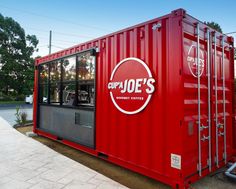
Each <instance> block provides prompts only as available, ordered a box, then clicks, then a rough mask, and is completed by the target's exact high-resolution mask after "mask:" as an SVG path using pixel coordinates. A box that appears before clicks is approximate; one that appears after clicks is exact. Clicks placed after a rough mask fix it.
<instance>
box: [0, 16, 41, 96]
mask: <svg viewBox="0 0 236 189" xmlns="http://www.w3.org/2000/svg"><path fill="white" fill-rule="evenodd" d="M37 45H38V39H37V38H36V36H35V35H26V34H25V31H24V29H23V28H22V27H21V26H20V24H19V23H17V22H16V21H14V20H13V19H12V18H10V17H4V16H3V15H1V14H0V90H2V91H3V92H4V93H5V94H6V95H8V94H9V90H10V89H11V91H13V93H15V94H17V95H21V94H28V93H32V89H33V79H34V59H33V58H32V55H33V53H34V51H35V50H37Z"/></svg>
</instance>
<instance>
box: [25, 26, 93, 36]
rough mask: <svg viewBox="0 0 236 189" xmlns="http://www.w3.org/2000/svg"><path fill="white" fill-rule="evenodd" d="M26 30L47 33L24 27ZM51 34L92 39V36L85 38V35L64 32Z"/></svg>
mask: <svg viewBox="0 0 236 189" xmlns="http://www.w3.org/2000/svg"><path fill="white" fill-rule="evenodd" d="M24 28H26V29H29V30H33V31H38V32H44V33H48V31H47V30H42V29H37V28H31V27H24ZM53 34H54V35H55V34H57V35H63V36H74V37H80V38H94V37H92V36H87V35H78V34H73V33H64V32H55V31H53Z"/></svg>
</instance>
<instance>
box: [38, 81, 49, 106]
mask: <svg viewBox="0 0 236 189" xmlns="http://www.w3.org/2000/svg"><path fill="white" fill-rule="evenodd" d="M47 102H48V85H44V84H41V85H39V103H47Z"/></svg>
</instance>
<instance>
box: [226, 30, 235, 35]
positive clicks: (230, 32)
mask: <svg viewBox="0 0 236 189" xmlns="http://www.w3.org/2000/svg"><path fill="white" fill-rule="evenodd" d="M235 33H236V31H233V32H229V33H225V35H229V34H235Z"/></svg>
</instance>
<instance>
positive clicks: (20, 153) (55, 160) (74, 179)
mask: <svg viewBox="0 0 236 189" xmlns="http://www.w3.org/2000/svg"><path fill="white" fill-rule="evenodd" d="M0 150H1V151H0V188H1V189H12V188H14V189H28V188H29V189H61V188H63V189H77V188H79V189H83V188H84V189H93V188H97V189H106V188H107V189H121V188H126V187H125V186H123V185H121V184H119V183H117V182H115V181H113V180H111V179H109V178H107V177H105V176H104V175H101V174H100V173H98V172H96V171H94V170H92V169H89V168H88V167H85V166H84V165H82V164H80V163H78V162H75V161H73V160H71V159H69V158H67V157H65V156H63V155H61V154H59V153H57V152H55V151H53V150H52V149H50V148H48V147H46V146H45V145H43V144H41V143H39V142H37V141H35V140H33V139H31V138H28V137H26V136H25V135H22V134H21V133H19V132H18V131H16V130H15V129H13V128H12V127H11V126H9V123H8V122H6V121H5V120H4V119H3V118H1V117H0Z"/></svg>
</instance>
